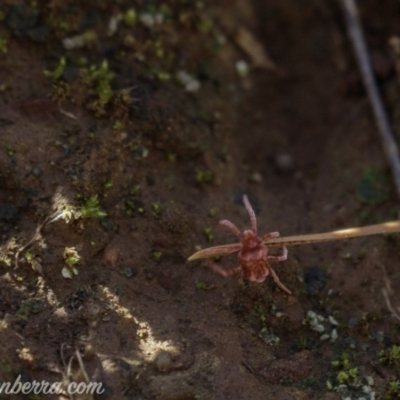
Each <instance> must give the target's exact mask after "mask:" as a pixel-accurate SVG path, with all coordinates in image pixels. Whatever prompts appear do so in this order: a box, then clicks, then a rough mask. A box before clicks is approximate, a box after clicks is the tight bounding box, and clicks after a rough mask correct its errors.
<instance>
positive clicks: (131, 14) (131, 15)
mask: <svg viewBox="0 0 400 400" xmlns="http://www.w3.org/2000/svg"><path fill="white" fill-rule="evenodd" d="M123 18H124V22H125V24H126V25H127V26H129V27H133V26H135V24H136V22H137V13H136V11H135V9H134V8H130V9H129V10H128V11H126V12H125V14H124V16H123Z"/></svg>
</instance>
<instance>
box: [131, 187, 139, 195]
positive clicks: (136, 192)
mask: <svg viewBox="0 0 400 400" xmlns="http://www.w3.org/2000/svg"><path fill="white" fill-rule="evenodd" d="M139 191H140V185H135V186H134V187H133V188H132V189H131V190H130V191H129V194H130V195H132V196H135V195H137V194H138V193H139Z"/></svg>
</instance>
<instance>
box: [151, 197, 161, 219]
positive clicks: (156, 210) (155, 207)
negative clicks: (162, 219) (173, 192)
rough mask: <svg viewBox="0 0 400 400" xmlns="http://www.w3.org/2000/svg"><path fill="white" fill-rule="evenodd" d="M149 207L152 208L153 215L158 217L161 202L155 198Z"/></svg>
mask: <svg viewBox="0 0 400 400" xmlns="http://www.w3.org/2000/svg"><path fill="white" fill-rule="evenodd" d="M151 209H152V210H153V214H154V216H156V217H158V216H160V214H161V204H160V202H159V201H158V200H157V201H156V202H155V203H153V204H152V205H151Z"/></svg>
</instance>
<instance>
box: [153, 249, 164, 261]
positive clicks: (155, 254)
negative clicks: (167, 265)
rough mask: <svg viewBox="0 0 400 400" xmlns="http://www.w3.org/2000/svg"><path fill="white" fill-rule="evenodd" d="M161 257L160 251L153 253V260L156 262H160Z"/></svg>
mask: <svg viewBox="0 0 400 400" xmlns="http://www.w3.org/2000/svg"><path fill="white" fill-rule="evenodd" d="M161 257H162V252H161V251H153V258H154V259H155V260H156V261H160V260H161Z"/></svg>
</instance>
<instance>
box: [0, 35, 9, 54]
mask: <svg viewBox="0 0 400 400" xmlns="http://www.w3.org/2000/svg"><path fill="white" fill-rule="evenodd" d="M0 51H1V52H2V53H4V54H6V53H7V52H8V39H7V38H4V37H1V36H0Z"/></svg>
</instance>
